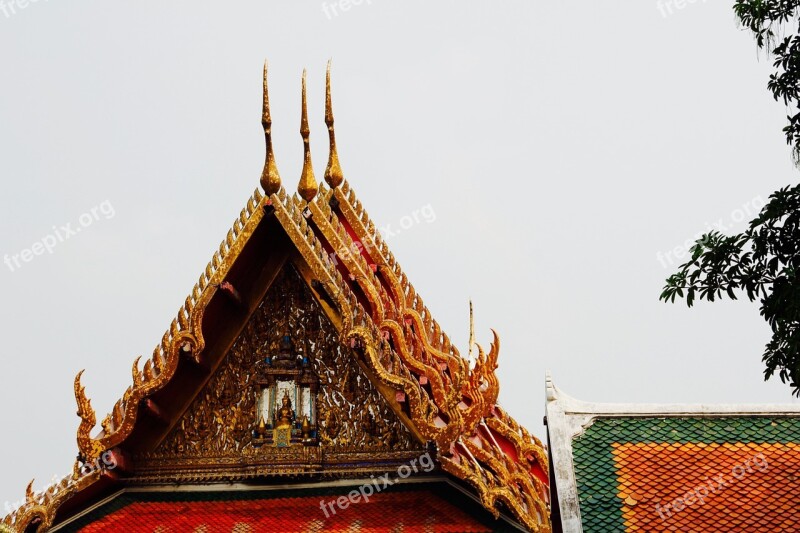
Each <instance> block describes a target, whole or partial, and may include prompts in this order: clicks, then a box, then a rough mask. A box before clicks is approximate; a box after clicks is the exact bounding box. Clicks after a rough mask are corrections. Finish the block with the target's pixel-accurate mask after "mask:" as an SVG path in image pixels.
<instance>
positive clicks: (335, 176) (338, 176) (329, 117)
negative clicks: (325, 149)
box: [325, 59, 344, 189]
mask: <svg viewBox="0 0 800 533" xmlns="http://www.w3.org/2000/svg"><path fill="white" fill-rule="evenodd" d="M325 124H327V125H328V137H329V138H330V146H331V151H330V155H329V156H328V167H327V168H326V169H325V181H326V182H328V185H330V186H331V188H332V189H335V188H336V187H338V186H339V185H341V183H342V181H343V180H344V174H343V173H342V167H341V166H340V165H339V154H338V152H337V151H336V135H335V134H334V133H333V106H332V105H331V60H330V59H329V60H328V70H327V72H326V74H325Z"/></svg>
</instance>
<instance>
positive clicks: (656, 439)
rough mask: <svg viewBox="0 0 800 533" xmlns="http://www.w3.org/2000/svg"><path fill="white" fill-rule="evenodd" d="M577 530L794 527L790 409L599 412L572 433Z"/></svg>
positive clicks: (798, 467)
mask: <svg viewBox="0 0 800 533" xmlns="http://www.w3.org/2000/svg"><path fill="white" fill-rule="evenodd" d="M573 460H574V464H575V476H576V480H577V487H578V496H579V500H580V510H581V517H582V521H583V527H584V531H597V532H611V531H620V532H633V531H646V532H658V531H682V532H689V531H753V532H756V531H770V532H778V531H787V532H788V531H792V532H794V531H797V524H798V523H800V507H798V506H797V501H796V494H797V493H798V490H799V489H800V419H798V418H783V419H770V418H661V419H658V418H619V419H600V420H597V421H596V422H595V423H594V424H593V425H592V426H590V427H589V428H588V429H587V430H586V433H585V434H584V435H582V436H580V437H577V438H576V439H575V440H574V442H573Z"/></svg>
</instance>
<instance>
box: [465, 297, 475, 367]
mask: <svg viewBox="0 0 800 533" xmlns="http://www.w3.org/2000/svg"><path fill="white" fill-rule="evenodd" d="M473 346H475V315H474V314H473V313H472V300H470V301H469V353H468V354H467V357H468V358H469V360H470V361H472V347H473Z"/></svg>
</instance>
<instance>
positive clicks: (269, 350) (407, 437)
mask: <svg viewBox="0 0 800 533" xmlns="http://www.w3.org/2000/svg"><path fill="white" fill-rule="evenodd" d="M287 338H288V340H289V341H290V342H291V344H292V345H293V350H292V351H293V352H295V353H299V354H302V355H303V356H304V357H305V358H307V359H308V363H307V367H305V368H308V375H313V376H315V377H316V378H317V379H318V388H317V390H316V393H315V394H314V395H313V398H311V401H310V402H305V405H301V406H298V405H294V406H293V410H296V411H297V413H298V415H297V416H298V418H299V417H300V414H301V412H306V413H308V414H309V416H310V421H309V429H310V434H311V437H312V438H311V439H310V440H312V442H311V443H306V445H303V444H302V443H299V444H300V445H296V446H291V445H290V446H285V447H279V446H278V445H277V443H276V442H274V439H269V438H268V439H264V438H262V437H261V435H259V426H260V423H261V422H262V421H263V429H262V430H261V432H263V433H267V432H269V431H273V429H272V426H274V425H275V424H274V419H275V417H276V415H275V412H276V411H277V410H278V409H280V407H278V405H276V404H278V402H277V401H274V400H273V402H272V404H273V405H271V406H270V405H266V404H267V403H268V402H264V394H262V395H260V394H259V393H260V391H261V386H260V385H259V383H258V382H259V375H260V374H259V372H258V369H259V368H260V367H262V366H263V363H264V361H265V359H267V358H270V356H272V355H274V354H279V353H280V352H281V351H282V349H283V345H284V344H285V339H287ZM265 394H266V393H265ZM279 397H280V394H279V395H278V398H276V400H277V399H279ZM260 404H261V405H260ZM312 412H313V416H312ZM295 425H300V423H299V422H298V423H296V424H295ZM295 431H297V429H296V430H295ZM319 444H321V445H322V446H319ZM422 453H424V449H423V446H421V445H420V444H419V442H417V441H416V440H415V439H414V438H413V436H412V435H411V433H410V432H409V431H408V429H406V427H405V426H403V424H402V423H401V422H400V420H399V419H398V417H397V415H395V414H394V412H393V411H392V410H391V409H390V408H389V407H388V405H387V404H386V401H385V400H384V398H383V396H381V394H380V393H379V392H378V391H377V390H376V389H375V387H374V386H373V385H372V383H371V382H370V380H369V379H368V378H367V376H366V375H365V373H364V371H363V370H362V369H361V367H359V365H358V363H357V362H356V356H355V354H354V353H353V351H352V350H351V349H350V348H348V347H346V346H344V345H343V344H342V343H341V342H340V341H339V335H338V332H337V331H336V329H335V328H334V327H333V325H332V324H331V323H330V321H329V320H328V318H327V317H326V316H325V315H324V314H323V312H322V309H321V308H320V307H319V304H318V303H317V302H316V300H315V299H314V298H313V296H312V294H311V291H310V290H309V288H308V287H307V286H306V285H305V283H304V282H303V280H302V278H301V277H300V276H299V274H298V273H297V271H296V270H295V268H294V267H293V266H292V265H291V264H287V265H286V266H285V267H284V268H283V269H282V270H281V271H280V273H279V274H278V276H277V277H276V279H275V281H274V282H273V283H272V286H271V287H270V289H269V290H268V291H267V294H266V296H265V298H264V299H263V301H262V302H261V304H260V305H259V306H258V308H257V309H256V310H255V312H254V313H253V314H252V315H251V317H250V319H249V321H248V322H247V325H246V326H245V327H244V329H243V330H242V332H241V333H240V334H239V336H238V338H237V339H236V341H235V342H234V344H233V347H232V348H231V349H230V351H229V352H228V353H227V355H226V356H225V357H224V359H223V363H222V365H221V367H220V368H219V369H218V370H217V371H216V373H215V374H214V376H213V377H212V378H211V379H210V381H209V382H208V384H207V385H206V386H205V388H204V390H203V391H202V392H201V393H200V394H199V395H198V396H197V397H196V398H195V400H194V402H193V403H192V404H191V406H190V407H189V409H188V410H187V412H186V414H185V415H183V417H182V418H181V420H180V421H179V422H178V424H177V425H176V426H175V427H174V429H172V431H171V432H170V433H169V434H168V435H167V437H166V438H165V439H164V441H163V442H162V443H161V444H160V445H159V446H158V447H157V448H156V450H155V451H154V452H152V453H143V454H140V455H138V456H136V457H134V463H135V464H136V465H137V467H136V478H137V481H139V482H153V481H166V482H170V483H172V482H176V481H177V482H183V483H185V482H197V481H209V480H218V481H241V480H245V479H251V478H257V477H262V476H265V475H301V474H303V475H305V474H325V475H329V476H333V475H346V474H354V473H357V472H372V471H374V470H375V468H376V467H375V463H378V464H380V465H381V468H385V467H386V463H387V462H396V463H398V464H400V463H402V462H404V461H407V460H409V459H410V458H413V457H418V456H419V455H421V454H422ZM353 454H357V455H358V456H359V458H360V463H359V466H358V467H357V468H356V467H354V466H353V465H352V459H353ZM323 465H324V468H323Z"/></svg>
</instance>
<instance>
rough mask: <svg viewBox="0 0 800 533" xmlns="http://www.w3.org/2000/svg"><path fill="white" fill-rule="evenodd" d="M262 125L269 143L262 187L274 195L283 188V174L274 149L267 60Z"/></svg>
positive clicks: (262, 173) (265, 64)
mask: <svg viewBox="0 0 800 533" xmlns="http://www.w3.org/2000/svg"><path fill="white" fill-rule="evenodd" d="M261 125H262V126H264V140H265V142H266V145H267V156H266V159H265V160H264V170H263V171H262V172H261V187H262V188H263V189H264V192H266V193H267V195H273V194H275V193H276V192H278V190H279V189H280V188H281V176H280V174H278V166H277V165H276V164H275V154H274V153H273V151H272V117H271V115H270V112H269V90H268V88H267V62H266V61H264V106H263V112H262V116H261Z"/></svg>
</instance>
